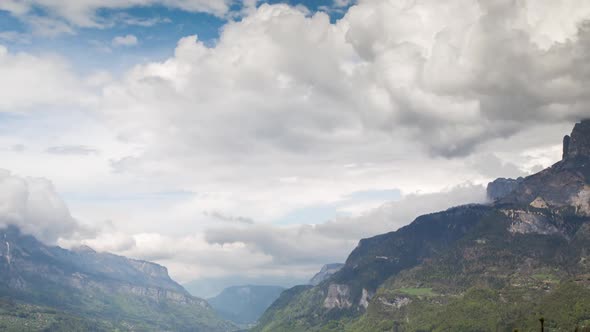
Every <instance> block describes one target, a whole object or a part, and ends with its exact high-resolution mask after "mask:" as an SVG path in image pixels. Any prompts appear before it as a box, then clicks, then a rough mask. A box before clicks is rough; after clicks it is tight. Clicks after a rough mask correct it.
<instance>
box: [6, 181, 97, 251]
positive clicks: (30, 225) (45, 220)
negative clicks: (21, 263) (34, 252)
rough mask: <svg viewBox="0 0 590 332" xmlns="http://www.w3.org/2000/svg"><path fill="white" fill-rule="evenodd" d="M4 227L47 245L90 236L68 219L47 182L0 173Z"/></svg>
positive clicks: (64, 208)
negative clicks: (11, 227)
mask: <svg viewBox="0 0 590 332" xmlns="http://www.w3.org/2000/svg"><path fill="white" fill-rule="evenodd" d="M8 225H14V226H17V227H19V228H20V229H21V231H22V232H24V233H27V234H31V235H34V236H35V237H37V238H38V239H40V240H42V241H44V242H46V243H48V244H54V243H56V241H57V240H58V239H60V238H72V237H75V236H80V235H86V236H89V235H91V233H90V232H89V231H88V230H87V229H85V228H84V227H82V226H81V225H80V224H79V223H78V222H77V221H76V220H75V219H74V218H72V216H71V215H70V212H69V210H68V208H67V206H66V204H65V203H64V202H63V200H62V199H61V198H60V197H59V195H58V194H57V193H56V192H55V189H54V188H53V185H52V184H51V182H49V181H48V180H46V179H41V178H22V177H19V176H16V175H12V174H10V172H8V171H5V170H0V226H3V227H5V226H8Z"/></svg>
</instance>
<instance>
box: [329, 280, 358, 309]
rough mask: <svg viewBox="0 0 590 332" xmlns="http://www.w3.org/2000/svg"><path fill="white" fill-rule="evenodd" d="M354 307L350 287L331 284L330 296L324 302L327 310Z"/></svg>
mask: <svg viewBox="0 0 590 332" xmlns="http://www.w3.org/2000/svg"><path fill="white" fill-rule="evenodd" d="M350 307H352V301H351V298H350V287H348V285H340V284H330V286H329V287H328V294H327V296H326V299H325V300H324V308H326V309H334V308H338V309H346V308H350Z"/></svg>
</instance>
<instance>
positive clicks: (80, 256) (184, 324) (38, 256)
mask: <svg viewBox="0 0 590 332" xmlns="http://www.w3.org/2000/svg"><path fill="white" fill-rule="evenodd" d="M0 239H2V241H1V242H0V299H1V301H0V317H2V324H5V325H6V324H12V325H15V324H16V325H17V326H18V325H21V326H35V327H36V328H32V330H44V329H49V330H64V331H76V330H84V329H85V328H82V327H84V326H92V327H93V328H92V329H93V330H95V331H112V330H116V329H118V330H123V331H127V330H129V331H132V330H135V331H137V330H141V331H162V330H174V331H207V332H209V331H212V332H213V331H220V332H221V331H231V330H233V329H234V328H233V326H232V325H231V324H229V323H227V322H225V321H223V320H221V319H220V318H218V317H217V316H216V315H215V314H214V312H213V310H212V309H211V307H210V306H209V305H208V304H207V302H206V301H205V300H202V299H199V298H195V297H193V296H190V295H189V294H188V293H187V292H186V290H184V288H182V286H180V285H179V284H177V283H176V282H174V281H173V280H172V279H170V277H169V276H168V271H167V270H166V268H165V267H162V266H160V265H157V264H154V263H150V262H146V261H139V260H133V259H128V258H125V257H121V256H116V255H112V254H108V253H97V252H95V251H94V250H92V249H90V248H88V247H81V248H77V249H75V250H66V249H62V248H59V247H52V246H47V245H45V244H43V243H41V242H39V241H37V239H35V238H34V237H32V236H29V235H24V234H22V233H21V232H20V231H19V230H18V229H17V228H16V227H12V226H9V227H8V228H6V229H3V230H0ZM10 322H13V323H10ZM5 327H6V328H7V329H8V328H9V327H10V325H6V326H5Z"/></svg>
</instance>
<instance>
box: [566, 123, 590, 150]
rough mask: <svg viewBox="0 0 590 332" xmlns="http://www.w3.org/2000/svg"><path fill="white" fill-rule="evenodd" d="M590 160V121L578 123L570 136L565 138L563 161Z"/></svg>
mask: <svg viewBox="0 0 590 332" xmlns="http://www.w3.org/2000/svg"><path fill="white" fill-rule="evenodd" d="M580 157H582V158H585V159H588V158H590V120H584V121H582V122H580V123H577V124H576V125H575V127H574V130H573V131H572V134H571V135H570V136H566V137H565V138H564V147H563V159H564V160H568V159H574V158H580Z"/></svg>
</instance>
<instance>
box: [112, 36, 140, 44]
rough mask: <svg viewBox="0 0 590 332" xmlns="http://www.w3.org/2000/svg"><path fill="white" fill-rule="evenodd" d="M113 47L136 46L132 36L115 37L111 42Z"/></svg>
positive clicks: (135, 39) (135, 40)
mask: <svg viewBox="0 0 590 332" xmlns="http://www.w3.org/2000/svg"><path fill="white" fill-rule="evenodd" d="M112 44H113V46H115V47H116V46H135V45H137V44H138V40H137V37H135V36H134V35H125V36H116V37H115V38H113V41H112Z"/></svg>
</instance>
